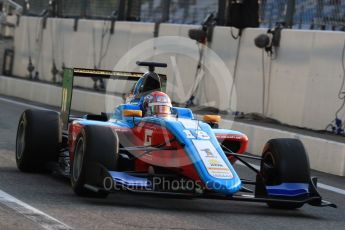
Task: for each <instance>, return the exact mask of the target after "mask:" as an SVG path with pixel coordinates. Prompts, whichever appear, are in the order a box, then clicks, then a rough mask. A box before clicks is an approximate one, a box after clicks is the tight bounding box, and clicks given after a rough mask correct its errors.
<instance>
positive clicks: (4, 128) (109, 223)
mask: <svg viewBox="0 0 345 230" xmlns="http://www.w3.org/2000/svg"><path fill="white" fill-rule="evenodd" d="M1 98H4V97H2V96H1V97H0V99H1ZM9 99H10V100H13V98H9ZM14 100H16V101H19V102H20V103H22V102H23V101H22V100H18V99H14ZM25 103H27V102H25V101H24V104H15V103H12V102H10V101H3V100H0V190H2V191H4V192H6V193H8V194H10V195H12V196H14V197H16V198H17V199H19V200H21V201H23V202H25V203H27V204H29V205H31V206H33V207H35V208H37V209H39V210H41V211H42V212H44V213H47V214H48V215H50V216H52V217H54V218H56V219H58V220H59V221H61V222H63V223H65V224H66V225H68V226H71V227H72V228H74V229H345V208H344V207H345V196H344V195H341V194H337V193H334V192H331V191H327V190H322V189H320V192H321V194H322V195H323V198H324V199H326V200H329V201H331V202H334V203H335V204H337V205H338V209H333V208H327V207H326V208H318V207H312V206H309V205H305V206H304V207H302V208H301V209H300V210H293V211H291V210H275V209H269V208H267V207H266V205H265V204H258V203H244V202H234V201H219V200H200V199H195V200H187V199H172V198H160V197H155V196H139V195H135V194H127V193H120V194H119V193H117V194H116V193H115V194H112V195H110V196H109V197H108V198H107V199H104V200H103V199H101V200H100V199H90V198H80V197H77V196H75V195H74V194H73V192H72V190H71V188H70V185H69V181H68V180H66V179H65V178H61V177H59V176H54V175H40V174H25V173H21V172H19V171H18V170H17V168H16V164H15V157H14V148H15V147H14V146H15V136H16V128H17V122H18V119H19V116H20V114H21V113H22V112H23V111H24V110H25V109H27V108H29V106H26V105H25ZM30 104H32V103H30ZM35 105H37V104H35ZM39 106H42V105H39ZM235 167H236V168H237V170H238V172H239V174H240V175H241V177H243V178H253V176H254V175H253V174H252V173H251V172H250V171H248V170H247V169H245V168H244V167H243V166H235ZM312 174H313V175H317V176H318V177H319V181H320V182H322V183H325V184H328V185H331V186H335V187H338V188H340V189H345V183H344V182H345V178H344V177H337V176H332V175H328V174H325V173H320V172H314V171H313V172H312ZM41 228H42V227H41V226H40V225H38V224H37V223H35V222H33V221H31V220H29V219H27V218H25V217H24V216H23V215H21V214H19V213H17V212H16V211H14V210H12V209H9V208H8V207H7V206H4V205H2V204H0V229H11V230H12V229H29V230H31V229H41Z"/></svg>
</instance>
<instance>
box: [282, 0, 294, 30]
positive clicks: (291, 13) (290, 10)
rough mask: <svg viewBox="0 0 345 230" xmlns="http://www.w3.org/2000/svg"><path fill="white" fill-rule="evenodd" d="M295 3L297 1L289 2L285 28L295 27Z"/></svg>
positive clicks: (290, 0)
mask: <svg viewBox="0 0 345 230" xmlns="http://www.w3.org/2000/svg"><path fill="white" fill-rule="evenodd" d="M295 3H296V0H288V1H287V7H286V15H285V26H286V27H287V28H292V26H293V16H294V14H295Z"/></svg>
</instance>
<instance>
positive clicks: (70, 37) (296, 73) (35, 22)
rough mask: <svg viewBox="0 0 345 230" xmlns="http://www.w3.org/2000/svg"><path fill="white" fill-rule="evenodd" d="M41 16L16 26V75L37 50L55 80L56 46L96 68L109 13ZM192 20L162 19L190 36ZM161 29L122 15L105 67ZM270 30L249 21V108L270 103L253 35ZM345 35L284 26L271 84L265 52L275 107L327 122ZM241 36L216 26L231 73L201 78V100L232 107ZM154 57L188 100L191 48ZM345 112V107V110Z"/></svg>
mask: <svg viewBox="0 0 345 230" xmlns="http://www.w3.org/2000/svg"><path fill="white" fill-rule="evenodd" d="M40 23H41V21H40V19H39V18H31V17H22V18H21V21H20V25H19V26H18V27H17V28H16V30H15V52H16V55H15V62H14V74H15V75H17V76H21V77H27V75H28V71H27V65H28V57H29V55H30V54H31V56H32V59H33V62H34V65H35V66H37V68H38V70H39V72H40V77H41V78H42V79H45V80H51V78H52V75H51V68H52V56H53V55H52V51H53V49H52V47H54V57H55V59H56V62H57V66H58V68H60V66H61V64H62V61H64V62H65V65H66V66H67V67H73V66H74V67H88V68H93V66H94V56H96V58H95V59H96V62H97V60H98V59H99V47H100V44H101V34H102V28H103V27H104V26H103V25H104V22H103V21H94V20H80V21H79V26H78V31H77V32H74V31H73V23H74V22H73V20H72V19H48V21H47V28H46V29H45V30H43V31H42V30H41V29H40ZM108 23H109V22H108ZM192 27H195V26H188V25H174V24H162V25H161V26H160V31H159V36H160V37H162V36H167V35H169V36H171V35H174V36H177V35H178V36H183V37H187V34H188V29H190V28H192ZM153 30H154V24H151V23H132V22H117V23H116V26H115V34H114V35H112V36H111V39H110V42H109V50H108V52H107V53H106V55H105V58H104V60H103V62H102V64H101V66H100V67H101V68H104V69H112V68H113V67H114V66H115V65H116V63H117V62H118V61H119V60H120V58H121V57H122V56H123V55H124V54H125V53H126V52H127V51H128V50H130V49H131V48H132V47H134V46H135V45H137V44H139V43H141V42H143V41H147V40H148V39H150V38H153ZM93 31H94V32H93ZM40 32H42V36H40ZM263 32H265V30H264V29H247V30H245V31H244V33H243V36H242V38H241V44H240V53H239V60H238V69H237V75H236V82H235V83H236V93H237V109H236V110H238V111H242V112H245V113H250V112H257V113H261V111H262V90H263V76H262V52H261V50H259V49H258V48H256V47H255V46H254V42H253V40H254V38H255V37H256V36H257V35H258V34H260V33H263ZM234 33H235V34H236V33H237V31H234ZM93 34H95V36H93ZM42 37H43V39H42ZM40 39H41V40H42V42H40ZM344 40H345V34H344V33H342V32H332V31H327V32H322V31H301V30H299V31H294V30H283V32H282V39H281V47H280V48H279V50H278V54H277V57H276V58H275V59H274V60H272V65H271V78H270V87H268V86H267V82H268V58H267V57H265V63H264V64H265V67H266V90H267V92H266V93H267V94H269V98H268V99H266V104H267V106H268V112H267V115H268V116H269V117H271V118H275V119H278V120H279V121H281V122H282V123H286V124H289V125H295V126H299V127H307V128H311V129H316V130H319V129H324V128H325V127H326V125H327V124H328V123H329V122H330V121H332V120H333V119H334V113H335V111H336V110H337V108H338V107H339V106H340V104H341V101H340V100H338V99H337V93H338V90H339V87H340V84H341V80H342V79H341V77H342V76H343V70H342V67H341V54H342V47H343V43H344ZM106 42H107V36H106V37H105V39H104V43H106ZM29 43H30V45H29ZM93 44H95V47H96V48H95V49H94V48H93V46H94V45H93ZM238 44H239V40H235V39H233V38H232V37H231V35H230V28H227V27H216V28H215V31H214V37H213V43H212V44H211V48H212V49H213V51H214V52H216V54H217V55H218V56H219V57H220V58H221V59H222V60H223V62H224V63H225V65H226V66H227V68H228V69H229V71H230V73H231V74H229V76H218V77H217V79H215V78H214V77H210V76H207V77H205V78H204V80H203V82H202V83H201V86H200V89H201V91H200V92H199V93H198V94H197V95H198V99H199V100H198V101H199V103H201V104H202V103H205V102H207V101H213V104H211V105H213V106H216V107H219V108H220V109H225V110H226V109H228V108H229V105H230V98H229V92H230V91H229V90H230V85H231V82H232V76H231V75H232V74H233V72H234V66H235V60H236V49H237V46H238ZM40 46H41V48H40ZM177 49H178V48H177ZM95 50H96V53H95V52H94V51H95ZM155 52H157V50H154V48H152V51H149V52H148V53H147V56H148V57H150V58H149V60H152V58H151V55H152V54H154V53H155ZM192 52H193V55H196V54H197V47H196V45H195V47H194V50H193V51H192ZM94 53H95V54H94ZM172 57H173V58H172ZM138 58H139V57H138ZM140 58H143V57H140ZM172 59H174V60H176V65H177V66H178V70H179V73H180V75H181V76H182V77H181V81H182V82H181V84H180V85H182V87H181V86H180V87H174V85H176V71H174V68H172V66H173V65H172ZM154 60H156V61H167V62H168V64H169V68H168V70H167V73H168V80H169V83H170V84H169V87H168V92H169V94H170V95H172V97H173V99H174V100H175V101H177V102H184V101H185V100H186V99H187V98H188V96H189V94H188V93H186V92H188V91H189V90H190V88H191V86H192V84H193V82H194V74H195V68H196V64H197V63H196V60H193V58H189V57H186V56H185V55H168V54H163V55H158V56H157V57H156V58H154ZM96 64H97V63H96ZM129 64H131V65H130V66H129V67H128V69H127V70H129V69H130V70H139V68H135V65H134V63H129ZM215 82H217V85H216V86H215V84H216V83H215ZM77 84H78V85H82V86H85V87H92V85H93V81H92V80H90V79H87V80H78V81H77ZM120 88H121V89H122V90H126V89H127V88H128V86H126V87H123V86H122V85H121V87H120ZM218 92H219V94H218ZM344 117H345V110H343V111H342V112H341V113H340V118H344Z"/></svg>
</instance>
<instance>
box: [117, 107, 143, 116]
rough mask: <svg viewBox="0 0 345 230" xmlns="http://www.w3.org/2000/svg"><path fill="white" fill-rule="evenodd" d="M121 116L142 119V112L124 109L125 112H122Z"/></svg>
mask: <svg viewBox="0 0 345 230" xmlns="http://www.w3.org/2000/svg"><path fill="white" fill-rule="evenodd" d="M122 115H123V116H124V117H142V116H143V112H142V111H141V110H131V109H126V110H123V112H122Z"/></svg>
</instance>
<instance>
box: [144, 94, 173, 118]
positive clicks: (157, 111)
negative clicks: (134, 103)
mask: <svg viewBox="0 0 345 230" xmlns="http://www.w3.org/2000/svg"><path fill="white" fill-rule="evenodd" d="M171 108H172V105H171V100H170V98H169V96H168V95H167V94H166V93H163V92H160V91H155V92H152V93H150V94H149V95H147V96H145V98H144V102H143V112H144V115H145V116H156V115H157V116H168V115H170V114H171Z"/></svg>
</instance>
